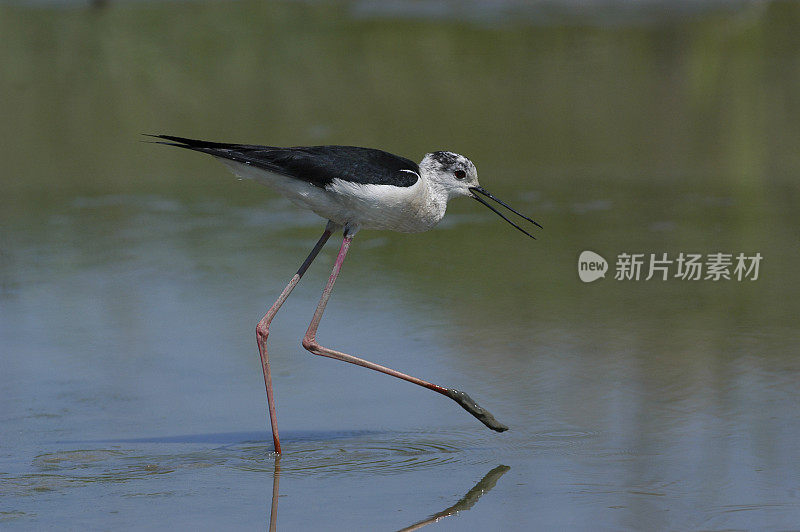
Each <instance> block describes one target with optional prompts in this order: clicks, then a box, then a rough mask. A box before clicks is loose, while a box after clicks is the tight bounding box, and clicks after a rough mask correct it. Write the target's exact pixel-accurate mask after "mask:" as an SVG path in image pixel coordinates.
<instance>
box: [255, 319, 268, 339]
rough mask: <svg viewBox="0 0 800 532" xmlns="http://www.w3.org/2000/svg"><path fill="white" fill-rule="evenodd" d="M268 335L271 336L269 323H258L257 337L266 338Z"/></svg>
mask: <svg viewBox="0 0 800 532" xmlns="http://www.w3.org/2000/svg"><path fill="white" fill-rule="evenodd" d="M267 336H269V323H264V322H263V321H260V322H258V325H256V338H258V339H259V340H266V339H267Z"/></svg>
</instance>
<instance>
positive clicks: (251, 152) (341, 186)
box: [151, 135, 541, 454]
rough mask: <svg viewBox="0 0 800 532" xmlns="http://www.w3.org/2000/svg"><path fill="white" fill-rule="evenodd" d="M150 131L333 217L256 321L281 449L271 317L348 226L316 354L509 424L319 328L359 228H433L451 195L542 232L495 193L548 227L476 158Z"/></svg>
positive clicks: (314, 323) (308, 344)
mask: <svg viewBox="0 0 800 532" xmlns="http://www.w3.org/2000/svg"><path fill="white" fill-rule="evenodd" d="M151 136H154V137H157V138H160V139H163V140H164V141H167V142H164V141H157V142H159V143H160V144H166V145H168V146H177V147H179V148H186V149H189V150H194V151H199V152H203V153H207V154H209V155H213V156H214V157H216V158H217V159H219V160H221V161H222V162H223V163H225V164H226V165H227V166H228V167H229V168H230V169H231V170H232V171H233V173H234V174H236V175H237V176H239V177H243V178H247V179H253V180H255V181H258V182H260V183H263V184H265V185H268V186H270V187H272V188H274V189H276V190H277V191H278V192H280V193H281V194H283V195H284V196H286V197H287V198H289V200H291V201H292V202H293V203H295V204H296V205H299V206H300V207H303V208H306V209H310V210H312V211H313V212H315V213H316V214H318V215H319V216H321V217H323V218H325V219H326V220H328V225H327V226H326V227H325V231H324V232H323V233H322V236H321V237H320V238H319V240H318V241H317V243H316V245H315V246H314V249H312V250H311V253H310V254H309V255H308V257H306V260H305V262H303V264H302V265H301V266H300V269H299V270H297V273H295V275H294V277H292V279H291V281H289V284H288V285H287V286H286V288H284V289H283V292H281V295H280V296H279V297H278V300H277V301H275V303H274V304H273V305H272V306H271V307H270V309H269V310H268V311H267V313H266V315H265V316H264V317H263V318H262V319H261V321H259V322H258V325H257V326H256V340H257V342H258V350H259V353H260V354H261V365H262V368H263V371H264V383H265V385H266V387H267V403H268V406H269V416H270V424H271V426H272V438H273V441H274V442H275V452H277V453H279V454H280V452H281V445H280V440H279V438H278V424H277V418H276V415H275V399H274V397H273V393H272V378H271V374H270V367H269V357H268V355H267V336H268V335H269V325H270V322H271V321H272V318H273V317H274V316H275V314H276V313H277V312H278V309H280V308H281V305H283V303H284V301H286V298H288V297H289V294H290V293H291V292H292V290H293V289H294V287H295V286H296V285H297V283H298V282H299V281H300V278H301V277H302V276H303V274H304V273H305V272H306V270H307V269H308V267H309V266H310V265H311V263H312V262H313V260H314V259H315V258H316V256H317V254H319V252H320V250H321V249H322V247H323V246H324V245H325V242H327V241H328V238H330V236H331V234H332V233H333V232H334V231H338V230H339V229H342V230H343V236H344V238H343V240H342V246H341V248H340V250H339V254H338V256H337V257H336V262H335V263H334V266H333V271H332V272H331V275H330V278H329V279H328V283H327V285H326V286H325V290H323V292H322V297H321V298H320V301H319V304H318V305H317V310H316V312H314V317H313V318H312V319H311V325H309V326H308V330H307V331H306V334H305V337H303V347H304V348H305V349H307V350H308V351H310V352H311V353H313V354H315V355H320V356H325V357H330V358H334V359H337V360H342V361H344V362H350V363H351V364H357V365H359V366H364V367H365V368H369V369H374V370H376V371H380V372H381V373H386V374H387V375H391V376H393V377H398V378H400V379H403V380H406V381H409V382H413V383H414V384H418V385H419V386H423V387H425V388H428V389H429V390H433V391H435V392H438V393H440V394H442V395H446V396H447V397H450V398H451V399H453V400H454V401H456V402H457V403H458V404H459V405H461V406H462V407H463V408H464V409H465V410H466V411H467V412H469V413H470V414H472V415H473V416H475V417H476V418H478V419H479V420H480V421H481V422H482V423H483V424H484V425H486V426H487V427H489V428H490V429H492V430H495V431H497V432H503V431H505V430H508V427H506V426H505V425H503V424H502V423H500V422H499V421H497V420H496V419H495V418H494V416H492V414H490V413H489V412H488V411H486V410H485V409H484V408H481V407H480V406H478V404H477V403H476V402H475V401H473V400H472V398H471V397H470V396H468V395H467V394H465V393H464V392H461V391H459V390H455V389H453V388H445V387H443V386H438V385H436V384H433V383H430V382H427V381H424V380H422V379H418V378H416V377H412V376H410V375H406V374H405V373H400V372H399V371H395V370H393V369H390V368H387V367H385V366H381V365H378V364H375V363H373V362H369V361H367V360H363V359H361V358H356V357H354V356H352V355H348V354H346V353H341V352H339V351H334V350H333V349H329V348H327V347H323V346H322V345H320V344H319V343H318V342H317V328H318V327H319V323H320V320H321V319H322V313H323V312H324V311H325V305H326V304H327V303H328V299H329V298H330V295H331V290H332V289H333V283H335V282H336V278H337V277H338V276H339V271H340V270H341V268H342V263H343V262H344V258H345V255H347V250H348V249H349V248H350V243H351V242H352V241H353V237H355V235H356V233H357V232H358V231H359V230H360V229H389V230H392V231H400V232H403V233H419V232H422V231H427V230H428V229H431V228H432V227H433V226H434V225H436V224H437V223H439V221H440V220H441V219H442V217H444V213H445V209H446V208H447V202H448V201H449V200H451V199H453V198H457V197H459V196H468V197H471V198H473V199H475V200H477V201H479V202H480V203H482V204H484V205H485V206H487V207H488V208H490V209H491V210H492V211H494V212H495V213H496V214H498V215H499V216H500V217H502V218H503V219H504V220H505V221H507V222H508V223H510V224H511V225H513V226H514V227H515V228H517V229H518V230H519V231H522V232H523V233H525V234H526V235H528V236H529V237H531V238H535V237H534V236H533V235H531V234H530V233H528V232H527V231H526V230H525V229H523V228H522V227H520V226H519V225H517V224H516V223H514V222H513V221H511V220H510V219H508V218H507V217H506V216H505V215H503V214H502V213H501V212H500V211H498V210H497V209H495V208H494V207H493V206H492V205H491V204H489V203H488V202H487V201H486V199H491V200H493V201H495V202H497V203H498V204H499V205H502V206H503V207H505V208H507V209H508V210H510V211H511V212H513V213H514V214H516V215H518V216H520V217H522V218H523V219H525V220H527V221H528V222H531V223H533V224H534V225H536V226H538V227H541V226H540V225H539V224H538V223H536V222H535V221H534V220H532V219H531V218H528V217H527V216H525V215H524V214H521V213H519V212H517V211H515V210H514V209H512V208H511V207H510V206H509V205H507V204H506V203H504V202H502V201H500V200H499V199H497V198H496V197H494V196H493V195H491V194H490V193H489V192H487V191H486V190H484V189H483V188H482V187H481V186H480V185H479V184H478V172H477V170H476V169H475V165H474V164H472V161H470V160H469V159H467V158H466V157H464V156H463V155H458V154H457V153H452V152H449V151H437V152H433V153H428V154H427V155H425V157H424V158H423V159H422V162H421V163H420V164H419V165H417V164H416V163H414V162H413V161H411V160H409V159H406V158H404V157H399V156H397V155H392V154H391V153H387V152H385V151H381V150H376V149H371V148H358V147H354V146H308V147H294V148H278V147H274V146H256V145H249V144H227V143H221V142H209V141H204V140H194V139H187V138H183V137H175V136H172V135H151Z"/></svg>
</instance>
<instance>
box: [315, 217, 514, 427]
mask: <svg viewBox="0 0 800 532" xmlns="http://www.w3.org/2000/svg"><path fill="white" fill-rule="evenodd" d="M354 236H355V233H348V231H347V229H345V234H344V240H343V241H342V247H341V249H340V250H339V255H338V256H337V257H336V263H335V264H334V265H333V271H332V272H331V276H330V278H329V279H328V284H327V285H326V286H325V290H324V291H323V292H322V297H321V298H320V300H319V304H318V305H317V310H316V312H314V317H313V318H312V320H311V325H309V326H308V330H307V331H306V335H305V337H303V347H304V348H306V349H307V350H308V351H309V352H311V353H312V354H314V355H320V356H324V357H329V358H334V359H336V360H341V361H344V362H349V363H351V364H356V365H358V366H363V367H365V368H369V369H373V370H375V371H380V372H381V373H386V374H387V375H391V376H392V377H397V378H398V379H403V380H405V381H408V382H413V383H414V384H417V385H419V386H422V387H424V388H427V389H429V390H433V391H434V392H438V393H440V394H442V395H446V396H447V397H449V398H451V399H453V400H454V401H455V402H457V403H458V404H459V405H461V407H462V408H464V410H466V411H467V412H469V413H470V414H472V415H473V416H475V417H476V418H478V419H479V420H480V421H481V423H483V424H484V425H486V426H487V427H489V428H490V429H492V430H496V431H497V432H503V431H505V430H508V427H507V426H505V425H503V424H502V423H500V422H499V421H497V420H496V419H495V418H494V416H492V414H490V413H489V412H488V411H486V410H485V409H483V408H481V407H480V406H478V404H477V403H476V402H475V401H473V400H472V398H471V397H470V396H469V395H467V394H465V393H464V392H461V391H459V390H454V389H452V388H445V387H443V386H439V385H436V384H433V383H430V382H428V381H424V380H422V379H418V378H416V377H412V376H411V375H406V374H405V373H400V372H399V371H396V370H393V369H391V368H387V367H386V366H381V365H379V364H375V363H373V362H369V361H368V360H364V359H361V358H357V357H354V356H352V355H348V354H347V353H342V352H340V351H334V350H333V349H328V348H327V347H323V346H321V345H320V344H319V343H318V342H317V328H318V327H319V322H320V321H321V320H322V314H323V312H325V306H326V305H327V304H328V299H330V297H331V291H332V290H333V283H335V282H336V278H337V277H338V276H339V272H340V271H341V269H342V263H343V262H344V258H345V256H346V255H347V251H348V250H349V249H350V244H351V243H352V241H353V237H354Z"/></svg>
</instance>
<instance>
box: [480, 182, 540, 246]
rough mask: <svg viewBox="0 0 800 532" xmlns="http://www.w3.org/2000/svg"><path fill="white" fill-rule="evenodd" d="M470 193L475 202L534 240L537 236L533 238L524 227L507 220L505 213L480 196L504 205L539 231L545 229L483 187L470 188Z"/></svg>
mask: <svg viewBox="0 0 800 532" xmlns="http://www.w3.org/2000/svg"><path fill="white" fill-rule="evenodd" d="M469 191H470V192H472V197H473V198H474V199H475V200H477V201H479V202H480V203H483V204H484V205H486V206H487V207H489V208H490V209H491V210H492V211H493V212H494V213H495V214H496V215H498V216H499V217H500V218H502V219H503V220H505V221H507V222H508V223H510V224H511V225H513V226H514V227H516V228H517V229H518V230H520V231H522V232H523V233H525V234H526V235H528V236H529V237H531V238H532V239H534V240H536V237H535V236H533V235H532V234H530V233H529V232H527V231H526V230H525V229H523V228H522V227H520V226H518V225H517V224H515V223H514V222H512V221H511V220H509V219H508V218H507V217H506V216H505V215H504V214H503V213H501V212H500V211H498V210H497V209H495V208H494V207H493V206H492V205H491V204H490V203H489V202H488V201H486V200H485V199H483V198H482V197H481V196H479V195H478V194H481V195H483V196H486V197H487V198H489V199H490V200H493V201H496V202H497V203H499V204H500V205H502V206H503V207H505V208H506V209H508V210H509V211H511V212H513V213H514V214H516V215H517V216H520V217H522V218H524V219H525V220H528V221H529V222H531V223H532V224H533V225H535V226H536V227H538V228H539V229H543V227H542V226H541V225H539V224H538V222H536V221H535V220H533V219H531V218H528V217H527V216H525V215H524V214H522V213H520V212H517V211H515V210H514V209H513V208H511V206H510V205H508V204H507V203H505V202H504V201H501V200H499V199H497V198H495V197H494V196H492V195H491V194H489V192H488V191H487V190H485V189H484V188H483V187H469Z"/></svg>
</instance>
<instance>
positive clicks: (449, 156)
mask: <svg viewBox="0 0 800 532" xmlns="http://www.w3.org/2000/svg"><path fill="white" fill-rule="evenodd" d="M419 169H420V172H421V173H422V175H423V176H425V178H426V179H427V180H428V182H429V183H430V184H431V185H433V186H434V187H436V188H437V189H439V190H441V191H442V192H444V193H445V194H447V199H452V198H457V197H459V196H472V192H470V190H469V189H470V187H477V186H479V185H478V170H476V169H475V165H474V164H472V161H470V160H469V159H467V158H466V157H464V156H463V155H459V154H457V153H453V152H451V151H435V152H433V153H428V154H426V155H425V157H424V158H423V159H422V162H421V163H419Z"/></svg>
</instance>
